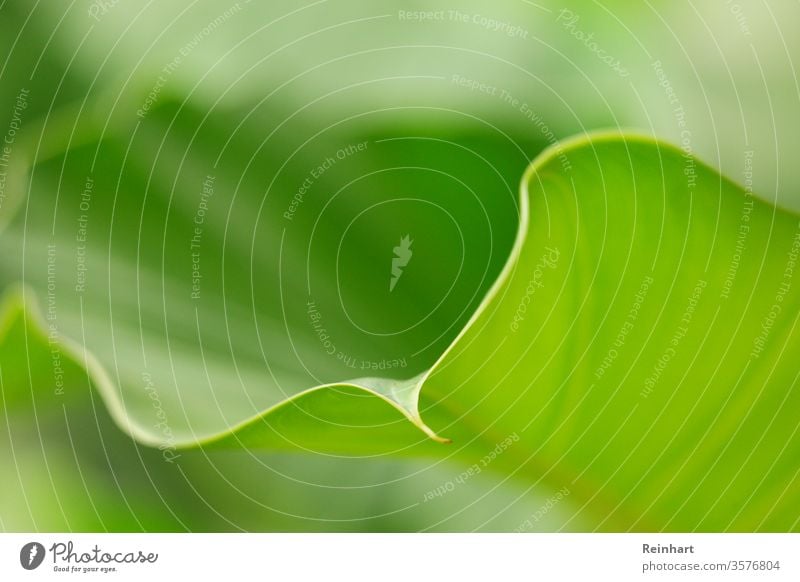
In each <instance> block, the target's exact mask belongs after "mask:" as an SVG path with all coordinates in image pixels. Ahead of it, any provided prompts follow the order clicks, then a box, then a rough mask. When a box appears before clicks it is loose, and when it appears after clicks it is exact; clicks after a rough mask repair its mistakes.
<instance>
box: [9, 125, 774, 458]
mask: <svg viewBox="0 0 800 582" xmlns="http://www.w3.org/2000/svg"><path fill="white" fill-rule="evenodd" d="M604 142H623V143H626V144H627V143H644V144H647V145H652V146H654V147H656V148H658V149H659V150H662V149H666V150H671V151H672V152H673V153H679V154H680V155H685V153H684V152H683V151H682V150H680V148H678V147H676V146H675V145H673V144H671V143H669V142H666V141H663V140H660V139H658V138H655V137H653V136H650V135H647V134H643V133H638V132H636V131H635V130H634V131H631V130H622V129H609V130H597V131H590V132H586V133H584V134H579V135H576V136H573V137H571V138H567V139H565V140H561V141H558V142H555V143H553V144H551V145H550V146H549V147H548V148H546V149H545V150H543V151H542V152H541V153H540V154H539V155H538V156H537V157H536V158H535V159H534V160H533V161H532V162H531V163H530V165H529V166H528V168H527V169H526V171H525V172H524V173H523V176H522V179H521V181H520V186H519V190H518V202H519V206H518V209H519V214H518V216H519V223H518V228H517V233H516V236H515V240H514V244H513V246H512V248H511V251H510V253H509V257H508V259H507V260H506V262H505V264H504V266H503V268H502V270H501V271H500V273H499V274H498V276H497V278H496V280H495V282H494V283H493V284H492V286H491V287H490V288H489V290H488V291H487V292H486V294H485V296H484V298H483V299H482V301H481V302H480V304H479V305H478V307H477V308H476V310H475V312H474V313H473V314H472V316H471V317H470V319H469V320H468V321H467V322H466V324H465V325H464V326H463V327H462V329H461V331H460V332H459V334H458V335H457V336H456V337H455V338H454V339H453V341H452V342H450V344H449V345H448V347H447V348H445V350H444V351H443V352H442V354H441V355H440V356H439V358H438V359H437V360H436V362H435V363H434V364H433V365H432V366H431V367H430V368H429V369H428V370H427V371H425V372H423V373H422V374H420V375H418V376H416V377H414V378H409V379H407V380H401V381H396V380H391V379H387V378H380V377H377V378H358V379H353V380H344V381H340V382H333V383H328V384H320V385H317V386H313V387H311V388H308V389H306V390H303V391H301V392H298V393H297V394H294V395H292V396H289V397H287V398H285V399H283V400H281V401H279V402H277V403H275V404H274V405H272V406H270V407H268V408H266V409H264V410H262V411H260V412H258V413H257V414H255V415H253V416H250V417H248V418H246V419H243V420H242V421H240V422H238V423H235V424H233V425H231V426H230V427H229V428H228V429H226V430H223V431H220V432H217V433H214V434H210V435H204V436H201V437H197V438H192V439H185V440H180V441H177V442H172V443H170V444H169V446H171V447H174V448H176V449H182V450H185V449H193V448H197V447H206V446H214V445H222V446H225V445H226V444H228V443H231V444H233V443H238V442H239V439H238V438H237V435H239V434H240V433H242V432H244V431H246V430H252V429H254V428H257V427H258V425H261V424H264V423H265V422H266V421H267V420H268V418H269V417H270V416H271V415H273V413H275V412H277V411H279V410H282V409H285V408H286V407H291V406H294V405H296V404H297V403H298V401H300V400H301V399H304V398H307V397H311V398H313V397H314V395H317V394H321V393H322V392H324V391H327V390H337V389H342V388H350V389H356V390H360V391H363V392H364V393H365V394H367V395H371V396H375V397H377V398H379V399H380V400H381V401H382V402H384V403H386V404H388V405H389V406H391V407H392V408H394V409H396V410H397V411H399V412H400V413H401V414H402V415H403V417H405V419H406V420H407V421H408V422H410V423H411V424H412V425H413V426H414V427H416V428H417V429H419V431H421V432H422V434H424V435H425V437H427V438H428V439H430V440H432V441H434V442H436V443H442V444H445V443H450V442H451V441H450V439H448V438H445V437H443V436H440V435H439V434H437V433H436V431H434V430H433V429H432V428H431V427H430V426H428V424H426V423H425V421H424V420H423V418H422V416H423V414H422V413H423V412H424V411H420V408H419V403H420V396H421V393H422V390H423V389H424V386H425V383H426V381H427V380H428V378H429V377H430V376H431V375H432V374H434V373H435V372H436V371H437V370H438V369H439V368H440V367H442V366H443V365H444V363H445V361H446V359H447V357H448V355H449V354H450V352H451V351H452V350H453V349H454V348H455V347H456V345H458V343H459V341H460V340H461V339H462V338H463V337H464V335H466V333H467V332H468V331H469V330H470V328H471V327H472V326H473V325H474V324H475V322H476V321H477V320H478V319H479V318H480V317H481V315H482V314H483V313H484V312H485V311H486V310H487V309H488V307H489V306H490V305H491V304H492V303H493V301H494V300H495V298H496V297H497V296H498V295H499V294H500V293H501V291H502V289H503V286H504V285H505V283H506V282H507V281H508V280H509V278H510V277H511V274H512V273H513V271H514V269H515V268H516V266H517V263H518V258H519V256H520V254H521V252H522V248H523V245H524V243H525V240H526V237H527V233H528V230H529V226H530V203H529V192H528V184H529V182H530V181H531V180H533V179H534V178H535V176H536V175H537V173H539V172H541V171H542V170H543V169H545V168H546V167H547V166H548V164H549V163H550V162H552V161H553V159H555V158H557V157H559V156H564V155H569V152H570V151H574V150H578V149H581V148H585V147H590V148H594V147H595V144H600V143H604ZM67 147H69V146H67ZM692 157H693V158H694V160H695V161H696V162H697V163H698V164H700V165H702V166H705V167H707V168H709V169H711V170H712V171H714V172H715V173H717V174H718V175H719V176H720V179H721V180H728V179H727V178H726V177H725V176H723V175H722V174H721V173H719V171H718V170H715V169H714V168H713V167H712V166H710V165H708V164H705V163H704V162H702V161H701V160H698V159H697V158H696V157H695V156H692ZM25 162H26V163H27V164H30V162H29V161H28V159H27V158H26V159H25ZM29 170H30V165H26V167H25V168H24V170H23V171H21V172H20V173H21V175H27V174H28V172H29ZM23 199H24V195H20V196H18V197H17V200H16V203H15V204H14V206H15V210H18V209H19V207H21V206H22V204H21V201H22V200H23ZM770 204H772V205H773V206H776V205H775V204H774V203H773V202H770ZM9 221H10V217H9V218H7V219H6V220H4V221H2V222H0V229H2V227H3V226H5V224H6V223H7V222H9ZM36 297H37V295H36V293H35V292H34V291H33V290H32V289H30V288H29V287H27V286H25V285H24V284H22V283H16V284H14V285H12V286H11V287H10V288H8V289H7V290H6V291H5V292H4V294H3V298H2V300H0V350H5V349H7V346H6V341H7V336H8V331H9V329H11V327H12V326H13V325H14V323H15V320H16V319H17V318H22V324H23V326H24V329H25V334H26V339H27V337H28V333H30V334H31V335H33V336H34V337H35V338H36V339H37V340H39V341H41V342H42V345H47V344H53V343H56V344H58V346H59V348H60V349H61V350H62V351H63V354H64V355H65V356H66V357H67V358H69V359H70V360H71V361H72V363H74V364H77V365H78V366H79V367H81V368H82V369H83V370H84V371H85V372H86V375H87V378H88V379H89V381H90V382H91V384H92V386H93V387H94V388H95V389H96V390H97V392H98V393H99V394H100V396H101V398H102V400H103V402H104V404H105V406H106V408H107V409H108V411H109V414H110V416H111V417H112V419H113V420H114V422H115V423H116V424H117V426H118V427H119V428H120V429H121V430H122V431H124V432H126V433H127V434H129V435H130V436H131V437H132V438H133V439H135V440H136V441H138V442H139V443H141V444H143V445H146V446H151V447H163V446H165V442H164V439H163V438H160V437H159V436H157V435H156V434H154V433H153V432H152V431H151V430H150V429H149V428H147V427H146V426H144V425H142V424H140V423H138V422H137V421H136V420H135V419H134V418H133V417H131V416H130V415H129V414H128V413H127V411H126V409H125V406H124V402H123V399H122V398H121V397H120V395H119V390H118V389H117V387H116V385H115V383H114V381H113V379H112V377H111V375H110V374H109V373H108V371H107V369H106V367H105V366H104V365H103V363H102V362H100V360H99V359H98V358H97V357H96V356H95V355H94V354H93V353H92V352H91V350H90V349H89V348H88V347H86V346H83V345H81V344H80V343H79V342H77V341H75V340H74V339H72V338H70V337H67V336H64V335H63V334H60V335H59V337H58V339H57V340H53V339H52V338H49V337H48V335H47V322H46V320H45V317H44V315H43V312H42V310H41V308H40V306H39V302H38V300H37V298H36Z"/></svg>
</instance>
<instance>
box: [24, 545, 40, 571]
mask: <svg viewBox="0 0 800 582" xmlns="http://www.w3.org/2000/svg"><path fill="white" fill-rule="evenodd" d="M44 555H45V551H44V546H43V545H42V544H40V543H39V542H30V543H28V544H25V545H24V546H22V549H21V550H20V552H19V563H20V564H22V567H23V568H25V569H26V570H35V569H36V568H38V567H39V566H41V565H42V562H43V561H44Z"/></svg>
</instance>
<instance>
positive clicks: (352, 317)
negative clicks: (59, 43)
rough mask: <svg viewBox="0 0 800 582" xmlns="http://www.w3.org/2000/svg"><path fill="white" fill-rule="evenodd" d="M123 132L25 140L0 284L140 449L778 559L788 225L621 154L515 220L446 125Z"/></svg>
mask: <svg viewBox="0 0 800 582" xmlns="http://www.w3.org/2000/svg"><path fill="white" fill-rule="evenodd" d="M134 105H135V104H131V103H123V104H122V105H121V106H120V107H119V108H118V109H116V110H113V111H112V113H111V115H110V117H109V119H108V120H106V119H105V118H104V117H102V116H103V115H105V114H106V112H107V111H109V109H108V108H105V107H102V106H100V107H95V108H93V110H92V112H91V113H88V114H87V113H86V112H74V111H73V112H67V113H64V114H63V115H62V116H61V117H60V118H59V120H58V122H57V123H55V124H54V126H55V129H53V130H52V131H53V133H52V134H50V133H47V132H48V131H51V128H48V127H45V128H44V130H43V131H44V133H43V134H42V137H40V141H41V142H42V143H46V144H48V149H49V151H48V152H47V155H46V156H44V157H40V158H39V159H37V160H36V165H35V166H34V167H33V168H32V172H31V176H30V192H29V196H28V198H27V204H26V205H25V207H24V209H23V211H22V213H21V215H20V217H19V218H18V220H17V221H16V223H15V224H14V225H13V226H12V228H11V229H10V230H9V231H8V232H7V233H5V234H4V235H3V240H4V245H6V246H5V248H9V249H11V252H9V253H8V254H7V255H6V256H4V257H3V273H4V275H5V276H6V277H9V275H8V274H9V273H13V272H15V271H16V272H17V273H18V274H19V278H20V279H21V280H22V281H23V283H24V284H25V285H27V286H28V287H26V288H25V289H29V290H26V291H23V292H22V294H21V295H22V299H21V300H19V301H17V302H16V303H12V306H13V305H16V306H17V308H18V307H19V305H20V303H24V304H26V305H27V306H28V307H27V309H25V310H22V311H20V310H19V309H17V310H16V311H14V310H13V309H12V310H11V311H10V313H12V315H13V314H14V313H16V315H15V316H12V317H10V318H9V321H11V322H12V324H11V325H10V327H9V329H14V330H16V331H15V333H16V334H17V337H19V334H20V333H22V337H24V338H25V341H26V342H27V341H29V336H26V335H25V334H27V333H30V334H33V333H34V332H32V331H31V332H27V331H26V330H29V329H31V327H30V326H31V325H33V323H34V322H36V321H37V319H36V318H37V317H38V318H40V319H41V318H42V317H44V320H43V321H39V322H38V325H39V327H40V328H42V327H44V326H45V325H52V326H54V328H51V329H50V331H51V332H53V333H55V334H56V335H57V337H58V341H57V342H56V345H57V346H60V349H62V350H63V354H64V357H65V359H67V360H69V359H73V360H75V362H76V363H79V364H83V365H84V366H85V368H86V370H87V371H88V373H89V375H90V377H91V379H92V382H93V384H94V385H95V386H96V387H97V389H98V390H99V391H100V393H101V394H102V396H103V398H104V399H105V401H106V404H107V405H108V407H109V409H110V411H111V413H112V415H113V416H114V417H115V419H116V420H117V422H118V423H119V424H120V426H121V427H122V428H123V429H125V430H127V431H128V432H130V433H131V434H133V435H134V436H135V437H136V438H138V439H139V440H141V441H142V442H145V443H149V444H152V445H155V446H159V447H161V448H163V449H164V450H165V454H166V453H169V454H176V453H175V450H176V449H178V448H183V447H192V446H195V445H197V444H201V445H204V446H211V445H213V446H217V447H230V446H232V445H244V446H246V447H250V448H259V447H264V448H270V449H276V448H291V449H294V450H297V449H298V447H299V448H300V449H306V450H316V451H326V452H335V453H342V452H344V453H349V454H366V455H374V454H385V453H396V454H407V455H432V456H434V457H443V456H452V457H453V458H455V459H456V460H457V463H458V464H459V465H460V466H462V467H465V468H469V467H479V470H482V469H483V468H487V467H491V470H492V471H494V472H500V473H501V474H503V475H505V476H506V478H508V479H513V480H516V481H518V482H520V483H523V484H525V486H526V487H529V488H532V489H534V490H537V489H545V490H549V491H559V492H564V493H563V494H562V497H565V496H568V497H569V501H568V503H569V504H570V506H571V507H572V508H573V510H572V513H571V515H570V517H567V518H565V519H564V522H563V523H562V525H561V527H563V528H565V529H571V528H575V527H583V525H581V526H578V525H577V524H579V523H580V524H587V523H588V524H591V525H590V526H589V527H595V528H598V529H613V530H618V529H643V530H644V529H647V530H650V529H667V530H687V529H699V530H710V531H718V530H727V529H736V530H739V529H741V530H762V529H765V530H780V531H785V530H795V529H797V527H798V523H797V519H796V517H795V516H796V515H797V509H798V505H799V504H800V501H799V500H798V485H799V483H798V471H797V469H796V466H797V463H796V459H797V458H798V452H800V451H798V448H799V445H800V442H799V441H800V439H798V438H797V429H798V425H799V424H800V423H798V420H799V419H798V416H800V415H799V413H798V410H800V407H799V406H798V395H797V391H796V390H795V388H796V383H797V377H798V372H797V365H796V362H795V361H793V360H792V354H793V353H796V352H797V348H798V346H797V344H798V334H797V333H796V331H795V329H796V322H797V317H798V314H800V310H798V296H797V293H796V292H794V287H793V285H792V281H793V277H794V269H795V261H796V259H797V252H798V244H800V242H798V241H800V235H799V234H798V232H799V228H800V222H799V221H798V217H797V216H795V215H793V214H791V213H788V212H786V211H783V210H780V209H777V208H775V207H773V206H771V205H768V204H766V203H763V202H761V201H759V200H757V199H755V198H753V197H752V195H751V194H750V193H748V192H744V191H743V190H742V189H741V188H740V187H738V186H736V185H734V184H732V183H730V182H728V181H727V180H725V179H724V178H722V177H721V176H720V175H719V174H718V173H716V172H715V171H713V170H711V169H709V168H708V167H706V166H705V165H703V164H702V163H700V162H698V161H697V160H695V159H694V158H693V157H690V156H687V155H685V154H684V153H683V152H681V151H680V150H677V149H675V148H673V147H671V146H667V145H665V144H662V143H659V142H654V141H652V140H650V139H646V138H638V137H634V136H626V135H592V136H587V137H583V138H580V139H577V140H573V141H570V142H565V143H560V144H557V145H556V146H554V147H553V148H551V149H550V150H548V152H547V153H545V154H543V155H542V156H540V157H539V158H537V160H536V161H535V162H534V164H533V165H532V166H531V167H530V169H529V171H528V173H527V174H526V176H525V178H524V180H523V188H522V194H521V197H520V198H519V199H517V198H515V195H514V194H513V190H512V189H511V187H510V185H509V184H508V183H507V181H506V180H505V179H504V176H508V175H510V174H511V173H513V171H514V169H513V167H514V166H515V165H516V164H518V163H519V159H520V157H524V149H520V148H519V147H518V144H516V142H514V141H512V140H510V139H508V137H507V136H495V137H486V136H487V133H486V130H485V128H482V127H480V122H478V121H477V120H475V121H474V123H476V124H478V128H476V129H475V131H474V132H473V133H471V134H467V136H464V135H460V136H454V137H453V139H452V140H442V139H441V138H437V137H436V135H437V130H438V129H439V128H440V126H437V125H436V124H437V117H436V116H441V115H458V114H457V113H454V112H449V113H448V112H441V111H436V112H435V114H436V116H433V117H432V118H431V120H430V121H429V123H427V124H426V123H419V122H418V125H416V126H410V125H409V123H413V121H412V118H414V119H417V120H419V119H420V117H419V116H420V115H421V113H420V112H419V111H404V110H402V109H401V110H397V111H392V112H389V113H386V112H378V113H375V114H372V115H369V116H367V117H368V119H366V120H362V119H360V118H359V117H357V116H355V117H353V118H352V119H350V118H345V120H344V121H343V124H344V125H346V128H345V130H343V132H342V133H341V134H337V133H336V132H335V131H331V129H330V128H328V127H322V128H319V129H318V130H315V128H313V127H312V128H309V127H299V128H298V127H293V126H292V123H300V122H299V121H296V120H293V121H292V123H289V124H287V123H285V122H282V121H279V120H284V119H286V118H285V117H283V116H281V115H275V116H274V117H273V116H268V115H264V114H262V113H260V112H258V111H255V112H251V113H250V114H246V115H245V114H240V118H238V119H237V118H236V116H237V113H236V112H233V111H230V112H227V113H226V115H225V116H224V119H225V120H224V121H222V119H223V118H221V117H219V116H216V117H210V116H205V115H202V114H201V113H199V112H196V111H193V110H192V109H191V108H190V107H188V106H186V105H184V104H178V103H171V102H167V103H165V104H164V103H162V105H161V106H160V107H159V108H158V109H156V110H154V111H151V112H150V113H148V115H147V116H146V118H145V119H144V120H143V121H141V122H138V121H134V122H133V123H132V120H135V117H134V111H135V109H134ZM100 112H102V113H100ZM412 114H413V115H412ZM383 115H387V116H388V117H387V118H383ZM423 115H424V114H423ZM289 119H291V118H289ZM245 121H246V122H247V123H245ZM239 122H241V125H239ZM362 122H363V123H362ZM304 123H305V122H304ZM252 127H258V128H259V130H260V135H262V136H264V137H263V138H261V139H258V135H259V134H254V133H252V132H251V130H247V129H242V128H252ZM410 127H413V130H411V129H409V128H410ZM65 128H66V129H67V131H64V129H65ZM230 128H236V129H235V130H234V131H230ZM376 128H380V129H376ZM240 130H241V133H240ZM97 135H99V136H101V137H100V138H99V139H97V137H96V136H97ZM308 135H315V136H317V137H319V136H323V137H320V139H319V140H318V141H313V140H308V139H307V138H305V136H308ZM470 135H472V136H475V135H477V136H481V137H480V138H474V137H473V138H471V137H469V136H470ZM57 136H73V137H72V138H71V139H74V141H75V143H69V142H68V143H65V144H63V145H57V144H56V142H57ZM298 136H303V137H302V138H300V137H298ZM353 136H364V138H363V141H362V140H361V139H360V138H359V139H358V140H355V141H354V139H353ZM363 142H365V143H366V144H368V145H367V146H366V147H365V149H364V150H363V151H356V152H353V153H349V154H343V156H342V159H341V160H339V159H338V156H336V152H338V151H339V150H341V149H342V148H347V147H348V146H349V145H354V144H358V143H363ZM465 144H466V145H465ZM358 156H361V157H358ZM328 158H331V159H332V160H334V158H336V160H335V161H333V162H332V163H330V164H328V166H329V167H327V168H325V167H324V166H325V161H326V160H327V159H328ZM387 160H391V163H387ZM351 162H352V163H351ZM318 170H319V171H318ZM314 172H316V174H314ZM465 172H466V174H465ZM309 176H312V177H313V183H312V184H311V186H310V187H309V195H307V196H306V195H305V194H304V196H303V199H302V202H300V203H299V204H298V206H297V210H296V212H295V213H294V214H292V213H291V212H290V214H291V218H287V216H286V214H285V213H286V212H289V210H287V209H289V208H291V204H292V199H293V196H294V194H295V193H296V192H297V191H298V188H299V187H300V185H302V184H303V183H304V182H305V180H306V179H307V178H308V177H309ZM209 177H213V180H209ZM87 178H90V180H87ZM204 188H205V189H206V191H205V192H204ZM211 190H213V193H211ZM421 192H424V195H422V194H420V193H421ZM53 193H58V196H57V197H56V198H55V199H54V196H53ZM334 193H336V194H335V195H334ZM517 200H519V206H517ZM84 202H85V203H87V204H88V206H87V205H84V206H82V203H84ZM201 204H206V205H207V206H208V209H207V211H206V212H205V214H204V216H203V220H202V224H200V233H199V236H200V238H199V249H200V250H201V255H200V257H201V258H200V261H201V262H200V263H199V264H200V267H199V269H200V273H201V274H202V277H201V278H200V284H199V286H197V281H194V282H193V278H194V279H197V277H193V275H192V270H193V269H197V264H198V263H196V262H193V260H192V259H193V257H192V245H191V243H192V238H193V236H194V235H196V234H198V233H197V231H195V230H194V228H195V226H198V223H196V222H195V219H196V218H197V217H198V209H201V208H202V206H201ZM431 204H435V205H437V210H438V209H444V210H443V211H442V212H441V213H438V212H433V211H430V212H429V211H428V206H429V205H431ZM384 206H386V207H391V208H389V209H388V210H387V211H386V212H385V213H382V212H381V209H382V208H383V207H384ZM517 211H518V212H519V218H518V220H517V217H516V213H517ZM366 212H374V213H376V214H375V215H374V216H372V217H368V218H369V220H364V221H361V220H359V219H360V217H362V216H363V215H364V213H366ZM84 215H85V216H84ZM451 217H452V223H453V224H454V225H455V227H452V226H451V225H450V223H449V220H450V218H451ZM287 222H288V224H287ZM406 235H410V238H412V239H413V241H414V242H413V245H414V246H413V247H412V248H413V249H414V251H413V252H414V255H413V260H412V261H409V262H408V263H407V264H406V265H405V267H404V269H405V270H403V271H402V278H401V279H399V281H398V283H396V285H395V287H394V288H392V287H391V279H392V277H394V272H393V269H392V267H393V266H394V265H393V264H392V258H393V255H392V251H393V249H394V247H395V246H402V245H403V244H404V243H402V242H401V241H402V239H403V238H404V237H405V236H406ZM83 238H86V241H85V243H86V245H85V246H86V248H85V249H84V248H82V247H81V245H82V244H84V241H83ZM395 256H397V255H395ZM16 257H22V258H23V260H22V261H21V262H20V261H18V260H17V259H16ZM462 258H463V260H461V259H462ZM81 264H83V265H84V266H85V271H84V270H83V267H79V265H81ZM417 265H419V270H418V271H415V270H414V269H415V267H416V266H417ZM503 265H504V266H503ZM48 268H49V269H50V270H49V271H48ZM79 269H80V270H79ZM83 277H85V280H84V278H83ZM193 285H195V286H196V287H193ZM30 289H33V290H35V291H32V290H30ZM197 291H199V295H197V297H193V295H192V293H193V292H197ZM484 295H485V296H484ZM34 297H38V301H39V303H40V305H41V306H42V307H41V309H40V310H38V311H39V312H40V314H39V315H37V310H36V309H33V308H32V307H31V305H32V303H33V302H34V301H35V299H34ZM481 298H483V300H482V301H481ZM776 306H777V307H776ZM773 313H774V315H773ZM20 319H21V321H20ZM468 320H469V321H468ZM319 321H324V329H325V332H326V333H325V334H324V335H327V336H329V337H328V338H325V337H323V334H321V333H319V330H320V328H322V327H323V325H322V324H319V325H316V326H315V324H316V323H318V322H319ZM34 329H35V326H34ZM20 330H21V331H20ZM443 330H444V332H443ZM39 333H41V331H40V332H39ZM12 337H13V334H6V336H5V337H4V338H3V343H2V346H1V349H0V354H2V358H3V366H4V368H5V367H6V363H5V362H6V361H13V360H19V359H20V356H21V354H20V350H21V349H22V345H25V344H20V343H19V341H16V342H14V343H12V340H11V339H10V338H12ZM331 338H335V348H336V349H335V350H334V353H333V354H330V353H329V348H330V346H329V345H328V344H327V341H328V340H329V339H331ZM339 354H341V357H339ZM403 358H406V364H407V365H406V366H401V365H399V364H398V365H396V366H395V365H394V364H390V363H389V362H394V361H399V360H401V359H403ZM352 361H356V362H358V365H357V366H356V369H360V368H361V366H362V365H363V363H364V362H366V363H367V364H368V365H367V368H368V369H370V370H372V368H376V369H377V370H378V371H379V372H380V374H372V375H370V376H369V377H367V376H366V374H355V373H354V368H353V367H352V365H351V362H352ZM373 363H374V365H373ZM41 367H42V368H45V369H44V370H42V369H37V370H36V371H35V372H36V373H37V374H40V376H39V379H40V378H45V377H47V374H50V373H51V369H50V368H51V367H52V366H47V364H42V366H41ZM37 368H38V366H37ZM381 368H385V369H381ZM408 378H411V379H410V380H409V379H408ZM42 383H43V384H45V385H46V384H47V381H44V382H42ZM5 385H6V387H8V386H9V385H10V386H11V387H12V389H13V387H15V386H16V387H17V388H23V389H24V387H26V386H29V384H28V382H26V378H24V377H22V378H21V379H20V378H19V377H18V378H17V379H16V380H15V381H13V382H11V383H10V384H9V381H8V380H7V381H6V382H5ZM33 385H34V386H37V387H38V386H40V385H41V384H40V383H39V381H38V379H37V381H34V382H33ZM4 391H5V389H4ZM56 396H62V395H59V394H56ZM63 396H66V397H67V398H69V397H70V395H63ZM429 427H432V428H429ZM419 429H422V430H421V431H420V430H419ZM425 435H427V436H431V437H434V439H436V438H437V437H435V435H441V437H443V438H449V439H452V441H453V443H452V445H450V446H444V445H441V444H438V443H436V442H434V440H432V439H428V438H427V437H426V436H425ZM465 470H468V469H465ZM560 499H561V498H559V500H560ZM513 505H514V504H509V510H511V507H513ZM499 518H502V516H497V519H499ZM492 519H496V518H489V521H488V522H487V523H488V527H491V523H492ZM520 521H521V523H520V526H519V529H526V528H528V527H533V525H532V524H531V523H530V519H528V520H520ZM526 522H527V525H526Z"/></svg>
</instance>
